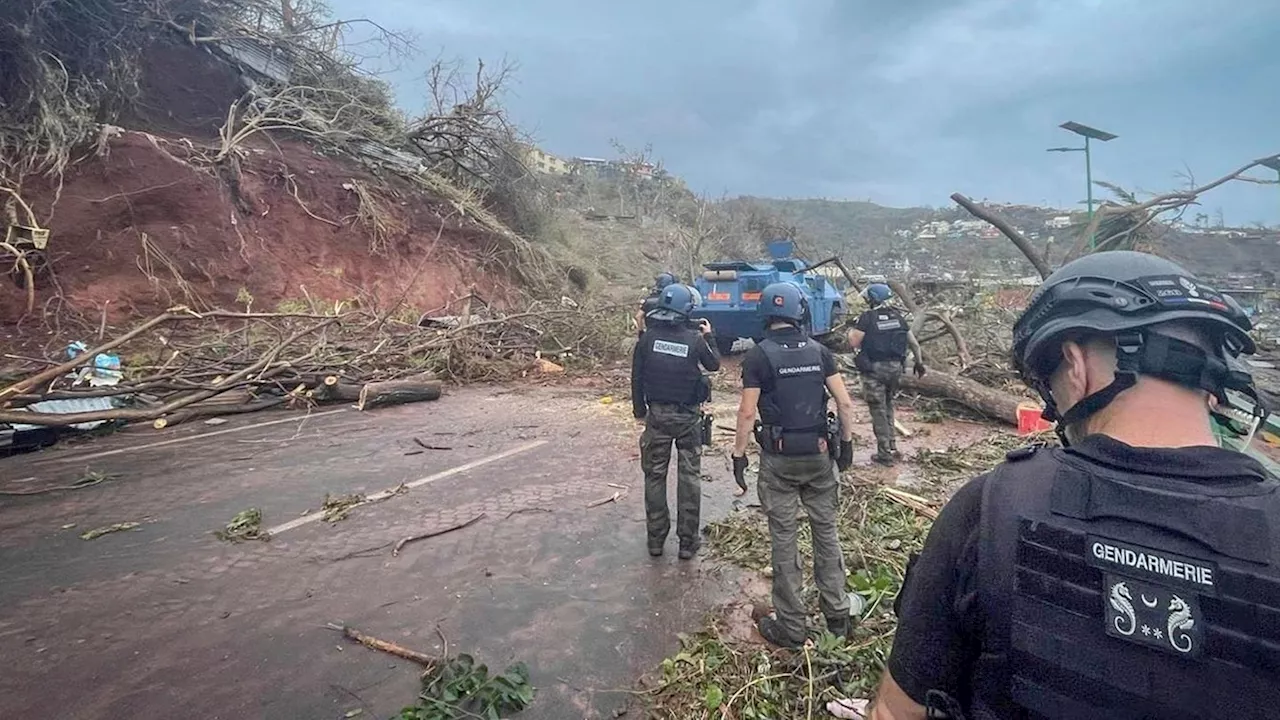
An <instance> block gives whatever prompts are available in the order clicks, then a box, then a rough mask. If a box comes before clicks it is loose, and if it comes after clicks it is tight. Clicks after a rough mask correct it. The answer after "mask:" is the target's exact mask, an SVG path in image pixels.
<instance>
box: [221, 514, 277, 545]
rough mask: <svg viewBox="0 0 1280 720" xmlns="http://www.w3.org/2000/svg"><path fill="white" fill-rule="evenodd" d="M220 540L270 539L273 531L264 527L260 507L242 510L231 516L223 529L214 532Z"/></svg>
mask: <svg viewBox="0 0 1280 720" xmlns="http://www.w3.org/2000/svg"><path fill="white" fill-rule="evenodd" d="M213 534H214V535H215V536H217V538H218V539H219V540H226V541H227V542H240V541H242V540H270V539H271V533H269V532H267V531H265V530H263V529H262V511H261V510H259V509H258V508H249V509H247V510H241V511H240V512H238V513H236V514H235V517H233V518H231V522H229V523H227V525H226V527H225V528H223V529H222V530H215V531H214V532H213Z"/></svg>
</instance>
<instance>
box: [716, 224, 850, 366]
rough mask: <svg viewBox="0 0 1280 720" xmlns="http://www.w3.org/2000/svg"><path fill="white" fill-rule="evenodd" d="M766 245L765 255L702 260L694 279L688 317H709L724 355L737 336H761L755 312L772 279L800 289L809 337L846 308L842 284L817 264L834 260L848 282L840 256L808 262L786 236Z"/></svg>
mask: <svg viewBox="0 0 1280 720" xmlns="http://www.w3.org/2000/svg"><path fill="white" fill-rule="evenodd" d="M768 248H769V255H770V256H771V257H770V259H769V260H764V261H759V262H746V261H743V260H726V261H719V262H709V263H707V264H706V265H703V268H704V271H703V273H702V275H700V276H698V277H696V278H694V283H693V284H694V287H696V288H697V289H698V292H699V293H701V295H702V306H701V307H699V308H698V309H697V310H695V311H694V313H693V317H695V318H706V319H707V320H709V321H710V322H711V327H712V328H713V330H714V332H715V340H716V347H717V348H718V349H719V350H720V352H721V353H722V354H728V353H729V352H730V350H732V349H733V344H734V342H736V341H737V340H738V339H739V338H751V339H752V340H762V339H764V324H763V323H762V322H761V319H760V315H759V313H758V312H757V308H758V306H759V301H760V292H761V291H762V290H764V288H765V286H766V285H770V284H772V283H775V282H789V283H793V284H795V285H796V286H798V287H799V288H800V291H801V292H802V293H803V294H804V297H805V300H806V303H807V307H808V313H807V316H806V320H805V330H806V332H808V333H809V334H810V335H812V336H813V337H815V338H819V339H821V338H822V336H824V335H827V334H829V333H832V332H834V331H835V330H837V329H839V328H840V326H841V325H842V324H843V323H844V315H845V312H846V310H847V307H846V305H845V299H844V293H843V290H842V287H841V285H842V283H841V282H840V281H839V280H838V279H835V278H832V277H830V276H828V275H824V274H823V273H821V272H819V268H820V267H821V266H825V265H835V266H836V267H838V268H839V269H840V271H841V273H842V274H843V275H844V276H845V277H848V278H849V282H851V283H852V281H853V280H852V277H850V276H849V273H848V271H847V270H846V269H845V267H844V264H843V263H841V262H840V260H839V259H837V258H828V259H826V260H823V261H822V262H820V263H815V264H812V265H810V264H809V263H807V262H806V261H804V260H802V259H800V258H797V257H794V255H795V243H793V242H792V241H790V240H782V239H779V240H774V241H772V242H770V243H769V244H768Z"/></svg>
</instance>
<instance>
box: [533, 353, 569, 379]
mask: <svg viewBox="0 0 1280 720" xmlns="http://www.w3.org/2000/svg"><path fill="white" fill-rule="evenodd" d="M533 369H534V370H535V371H536V372H539V373H541V374H543V375H555V374H558V373H562V372H564V366H563V365H557V364H555V363H553V362H551V361H550V360H548V359H546V358H541V357H540V358H538V359H537V360H535V361H534V364H533Z"/></svg>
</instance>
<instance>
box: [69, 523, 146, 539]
mask: <svg viewBox="0 0 1280 720" xmlns="http://www.w3.org/2000/svg"><path fill="white" fill-rule="evenodd" d="M141 524H142V523H136V522H119V523H116V524H114V525H106V526H104V527H100V528H94V529H92V530H89V531H87V532H83V533H80V539H81V540H93V539H95V538H100V537H102V536H103V535H106V534H108V533H113V532H123V531H125V530H135V529H137V528H138V527H139V526H140V525H141Z"/></svg>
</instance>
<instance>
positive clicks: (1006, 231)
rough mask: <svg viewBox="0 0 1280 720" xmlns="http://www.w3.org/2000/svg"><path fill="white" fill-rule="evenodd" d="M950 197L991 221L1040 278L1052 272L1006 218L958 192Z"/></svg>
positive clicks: (977, 215) (971, 211) (973, 212)
mask: <svg viewBox="0 0 1280 720" xmlns="http://www.w3.org/2000/svg"><path fill="white" fill-rule="evenodd" d="M951 199H952V200H954V201H956V203H957V204H958V205H960V207H962V208H964V209H965V210H968V211H969V214H970V215H973V216H974V217H976V218H978V219H979V220H985V221H986V222H988V223H991V225H992V226H993V227H995V229H997V230H999V231H1000V232H1001V233H1002V234H1003V235H1004V236H1005V237H1007V238H1009V239H1010V240H1012V241H1013V244H1014V245H1016V246H1017V247H1018V249H1019V250H1021V251H1022V254H1023V255H1024V256H1026V258H1027V260H1028V261H1030V262H1031V264H1032V265H1033V266H1035V269H1036V272H1038V273H1040V278H1041V279H1042V280H1043V279H1044V278H1047V277H1049V275H1050V274H1051V273H1052V272H1053V270H1052V269H1051V268H1050V267H1049V263H1047V262H1045V260H1044V258H1043V257H1041V256H1040V253H1038V252H1036V249H1035V247H1034V246H1032V245H1031V241H1030V240H1028V239H1027V238H1026V237H1024V236H1023V234H1022V233H1020V232H1018V231H1017V230H1016V229H1014V227H1013V225H1011V224H1010V223H1009V221H1008V220H1005V219H1004V218H1002V217H1000V216H999V215H996V214H995V213H994V212H992V211H990V210H988V209H986V208H984V207H982V206H981V205H979V204H977V203H975V202H974V201H972V200H970V199H969V198H967V197H965V196H964V195H961V194H960V193H952V194H951Z"/></svg>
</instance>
